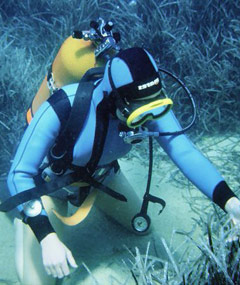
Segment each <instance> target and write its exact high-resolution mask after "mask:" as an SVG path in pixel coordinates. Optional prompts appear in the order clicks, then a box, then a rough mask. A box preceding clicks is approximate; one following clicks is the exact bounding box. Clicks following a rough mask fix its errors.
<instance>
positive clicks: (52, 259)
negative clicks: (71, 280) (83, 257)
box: [40, 233, 78, 278]
mask: <svg viewBox="0 0 240 285" xmlns="http://www.w3.org/2000/svg"><path fill="white" fill-rule="evenodd" d="M40 244H41V247H42V259H43V265H44V267H45V270H46V272H47V274H48V275H52V276H53V277H54V278H63V277H64V276H67V275H69V274H70V270H69V265H70V266H71V267H73V268H77V267H78V266H77V264H76V262H75V260H74V258H73V256H72V253H71V251H70V250H69V249H68V248H67V247H66V246H65V245H64V244H63V243H62V242H61V241H60V240H59V238H58V236H57V235H56V233H50V234H48V235H47V236H46V237H45V238H44V239H43V240H42V241H41V242H40Z"/></svg>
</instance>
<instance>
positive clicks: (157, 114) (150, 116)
mask: <svg viewBox="0 0 240 285" xmlns="http://www.w3.org/2000/svg"><path fill="white" fill-rule="evenodd" d="M141 103H145V104H144V105H142V104H141V106H140V107H139V102H137V103H135V102H131V103H130V106H129V107H128V110H129V113H130V115H129V116H128V117H127V121H126V123H127V126H128V127H129V128H137V127H139V126H142V125H143V124H144V123H145V122H146V121H149V120H157V119H159V118H161V117H162V116H164V115H165V114H166V113H167V112H168V111H169V110H170V109H171V108H172V104H173V102H172V100H171V99H170V98H164V99H158V100H155V101H153V102H149V100H148V102H147V103H146V102H144V101H143V102H141Z"/></svg>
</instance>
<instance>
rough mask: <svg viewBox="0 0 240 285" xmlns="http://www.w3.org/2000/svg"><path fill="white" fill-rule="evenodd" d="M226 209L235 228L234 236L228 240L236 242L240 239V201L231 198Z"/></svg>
mask: <svg viewBox="0 0 240 285" xmlns="http://www.w3.org/2000/svg"><path fill="white" fill-rule="evenodd" d="M224 208H225V210H226V212H227V213H228V214H229V217H230V219H231V223H232V226H233V235H232V236H231V237H229V238H228V241H235V240H237V239H239V237H240V201H239V200H238V199H237V198H236V197H233V198H230V199H229V200H228V201H227V203H226V205H225V207H224Z"/></svg>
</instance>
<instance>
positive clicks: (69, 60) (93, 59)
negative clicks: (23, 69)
mask: <svg viewBox="0 0 240 285" xmlns="http://www.w3.org/2000/svg"><path fill="white" fill-rule="evenodd" d="M90 27H91V29H90V30H89V31H82V32H79V31H77V32H74V34H73V35H72V36H70V37H68V38H67V39H66V40H65V41H64V43H63V44H62V46H61V47H60V49H59V51H58V53H57V56H56V57H55V59H54V61H53V63H52V66H51V70H50V71H49V73H48V74H47V75H46V76H45V78H44V80H43V81H42V84H41V86H40V88H39V90H38V92H37V93H36V95H35V97H34V99H33V101H32V104H31V106H30V108H29V109H28V111H27V115H26V117H27V123H28V124H29V123H30V121H31V119H32V117H33V116H34V114H35V113H36V111H37V110H38V108H39V107H40V106H41V104H42V103H43V102H44V101H46V100H47V99H48V98H49V96H51V94H52V93H53V92H54V91H56V90H58V89H59V88H61V87H62V86H64V85H67V84H71V83H77V82H79V80H80V79H81V78H82V76H83V75H84V74H85V72H86V71H87V70H88V69H90V68H93V67H99V66H103V65H104V64H105V62H106V60H107V59H109V57H110V56H112V55H114V53H115V51H118V50H119V46H118V45H117V43H118V41H119V40H120V37H119V34H118V33H112V31H111V30H112V27H113V24H112V22H109V21H108V22H107V23H105V21H104V20H103V19H101V18H99V21H98V22H95V21H92V22H91V23H90Z"/></svg>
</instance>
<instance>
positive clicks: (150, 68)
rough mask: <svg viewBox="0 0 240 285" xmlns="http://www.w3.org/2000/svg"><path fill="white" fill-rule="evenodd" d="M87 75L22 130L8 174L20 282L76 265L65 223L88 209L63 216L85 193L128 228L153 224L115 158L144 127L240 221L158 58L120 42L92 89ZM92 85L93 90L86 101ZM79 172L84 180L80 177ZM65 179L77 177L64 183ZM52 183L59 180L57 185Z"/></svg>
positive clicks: (44, 279) (238, 208) (38, 280)
mask: <svg viewBox="0 0 240 285" xmlns="http://www.w3.org/2000/svg"><path fill="white" fill-rule="evenodd" d="M90 76H92V75H91V74H90ZM94 76H95V74H94ZM87 81H88V80H85V79H84V77H83V80H81V81H80V83H79V84H78V83H74V84H70V85H65V86H62V87H61V88H59V89H58V90H57V91H55V92H54V94H53V95H52V96H50V98H49V99H48V100H46V101H45V102H43V104H42V105H41V107H40V108H39V109H38V110H37V111H36V113H35V114H34V116H33V118H32V119H31V122H30V124H29V126H28V127H27V129H26V131H25V133H24V135H23V138H22V140H21V142H20V145H19V147H18V150H17V152H16V155H15V158H14V160H13V163H12V166H11V169H10V172H9V175H8V187H9V191H10V193H11V195H12V196H13V197H12V198H14V197H17V198H18V201H17V202H16V201H15V200H14V203H15V204H14V206H16V205H17V207H18V210H19V212H20V215H21V219H20V218H16V219H15V228H16V264H17V272H18V276H19V278H20V280H21V283H22V284H55V282H56V278H63V277H65V276H67V275H69V274H70V268H71V267H73V268H76V267H77V264H76V262H75V260H74V253H73V254H72V253H71V251H70V249H68V248H67V247H66V246H65V245H64V243H63V242H62V241H61V233H62V225H63V223H62V222H64V223H66V224H69V225H74V224H77V223H78V222H79V221H80V220H82V219H83V218H84V217H85V216H86V215H87V213H85V212H83V211H82V212H81V214H80V216H81V217H80V220H78V221H77V222H76V221H75V220H74V219H75V218H76V217H75V216H74V219H73V220H71V217H70V218H69V217H66V214H67V203H68V201H70V202H71V203H72V204H74V205H76V206H80V208H79V209H81V205H82V204H84V203H86V201H87V204H88V205H89V204H91V206H92V204H93V203H94V202H95V205H97V206H98V207H99V208H100V209H101V210H103V211H104V212H105V213H106V214H107V215H109V216H111V217H113V218H114V219H115V220H116V221H117V222H118V223H119V224H121V225H123V226H124V227H125V228H127V229H129V230H133V231H134V232H135V233H136V232H139V233H142V232H143V233H147V231H148V229H149V224H147V225H146V226H145V222H146V221H148V218H147V217H148V216H147V215H146V213H140V214H142V215H136V214H137V213H138V212H139V209H140V208H141V201H140V199H139V198H138V196H137V194H136V193H135V191H134V189H133V188H132V187H131V185H130V184H129V182H128V181H127V179H126V178H125V176H124V174H123V173H122V171H121V169H120V167H119V164H118V162H117V160H118V159H120V158H121V157H123V156H124V155H125V154H127V153H128V152H129V151H130V150H131V148H132V144H131V143H133V142H138V141H140V139H139V138H141V137H144V136H154V137H155V139H156V141H157V143H158V144H159V147H161V148H163V149H164V151H165V152H166V153H167V154H168V156H169V157H170V158H171V159H172V160H173V162H174V163H175V164H176V165H177V166H178V167H179V169H180V170H181V171H182V173H183V174H184V175H185V176H186V177H187V178H188V179H189V180H190V181H191V182H192V183H193V184H194V185H195V186H196V187H197V188H198V189H199V190H200V191H201V192H202V193H204V194H205V195H206V196H207V197H208V198H209V199H211V200H212V201H213V202H214V203H216V204H217V205H218V206H220V207H221V208H222V209H223V210H224V211H226V212H227V213H228V214H229V215H230V217H231V218H232V219H233V221H234V222H235V223H239V222H240V201H239V200H238V198H237V197H236V195H235V194H234V193H233V191H232V190H231V189H230V187H229V186H228V185H227V183H226V182H225V181H224V178H223V177H222V176H221V174H220V173H219V172H218V171H217V169H216V168H215V167H214V166H213V165H212V164H211V162H210V161H209V160H208V159H207V158H205V157H204V156H203V154H202V153H201V152H200V151H198V150H197V149H196V147H195V146H194V145H193V143H192V142H191V141H190V140H189V138H188V137H187V136H186V135H185V134H184V131H183V129H182V127H181V126H180V124H179V122H178V120H177V119H176V117H175V116H174V113H173V111H172V110H171V107H172V101H171V99H169V98H167V97H166V96H165V94H164V92H163V87H162V83H161V78H160V76H159V72H158V67H157V65H156V62H155V60H154V58H153V57H152V55H151V54H150V53H149V52H148V51H147V50H146V49H143V48H139V47H133V48H128V49H123V50H120V51H119V52H118V53H117V54H116V55H114V56H113V57H112V58H111V59H109V60H108V61H107V63H106V66H105V69H104V74H103V77H100V78H98V77H97V78H96V79H95V80H93V81H94V83H93V84H92V86H91V88H89V86H88V85H87V84H85V83H87ZM79 87H80V88H79ZM83 93H84V95H82V94H83ZM87 94H90V95H91V96H90V95H89V96H88V97H89V98H90V99H89V100H88V102H85V101H84V100H85V99H84V98H85V97H87ZM77 97H78V100H76V98H77ZM75 106H77V107H75ZM69 117H70V118H71V120H70V119H69ZM68 122H71V123H70V125H72V126H73V127H72V128H71V126H70V127H69V126H67V125H69V123H68ZM69 128H70V131H69ZM131 135H132V137H133V140H131ZM129 142H130V143H129ZM66 148H67V150H66ZM46 158H47V159H46ZM159 163H160V162H159ZM39 177H40V179H39ZM39 180H40V181H39ZM42 181H47V182H48V181H49V182H48V183H44V182H42ZM58 181H60V183H59V184H58V185H57V186H56V184H57V183H58ZM76 181H81V182H83V184H80V185H81V186H80V187H79V186H76V184H73V182H76ZM64 183H65V184H67V185H69V184H71V185H70V186H69V187H67V189H66V187H62V186H64V185H65V184H64ZM84 183H85V184H84ZM47 185H51V187H52V189H53V188H54V187H55V188H54V190H57V189H59V188H61V189H60V190H58V191H53V190H51V189H50V188H51V187H48V186H47ZM96 189H99V190H96ZM27 190H29V191H27ZM32 190H34V191H32ZM95 192H97V196H96V195H95ZM150 198H152V201H153V202H154V197H150ZM150 198H149V199H150ZM10 199H11V198H10ZM16 200H17V199H16ZM150 201H151V199H150ZM156 202H159V203H160V201H158V200H156ZM14 206H13V207H14ZM89 208H91V207H89ZM52 209H54V211H53V210H52ZM139 218H140V219H139ZM144 218H146V219H145V220H144ZM142 226H143V228H141V227H142ZM89 238H91V237H89ZM29 272H30V273H29Z"/></svg>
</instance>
